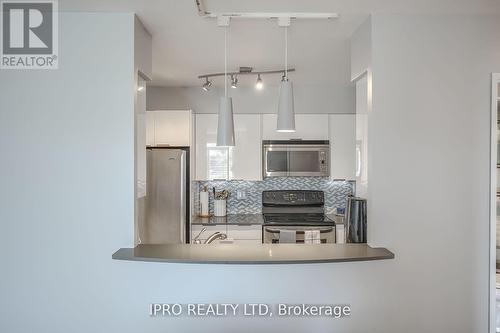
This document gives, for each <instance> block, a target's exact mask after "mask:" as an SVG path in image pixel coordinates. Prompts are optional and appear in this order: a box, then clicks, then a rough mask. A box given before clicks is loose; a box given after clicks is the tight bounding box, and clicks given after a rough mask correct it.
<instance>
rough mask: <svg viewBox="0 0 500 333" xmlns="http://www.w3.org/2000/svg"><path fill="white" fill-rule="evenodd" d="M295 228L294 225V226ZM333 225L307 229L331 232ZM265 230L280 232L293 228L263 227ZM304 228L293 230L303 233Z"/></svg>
mask: <svg viewBox="0 0 500 333" xmlns="http://www.w3.org/2000/svg"><path fill="white" fill-rule="evenodd" d="M294 228H295V227H294ZM333 229H334V227H326V228H325V227H318V228H315V227H310V228H308V229H307V230H319V232H320V233H327V232H333ZM264 230H265V232H270V233H280V232H281V230H292V231H293V230H294V229H283V228H271V227H264ZM304 231H305V230H301V229H300V227H299V228H295V232H296V233H298V234H303V233H304Z"/></svg>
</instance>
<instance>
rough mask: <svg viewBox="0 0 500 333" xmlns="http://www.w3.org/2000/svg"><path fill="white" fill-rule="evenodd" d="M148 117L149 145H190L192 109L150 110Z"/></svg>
mask: <svg viewBox="0 0 500 333" xmlns="http://www.w3.org/2000/svg"><path fill="white" fill-rule="evenodd" d="M147 117H148V119H147V121H146V123H147V128H148V133H147V139H148V145H150V146H167V145H168V146H190V144H191V117H192V115H191V111H189V110H183V111H148V112H147ZM151 132H153V133H151Z"/></svg>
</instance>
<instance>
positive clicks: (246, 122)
mask: <svg viewBox="0 0 500 333" xmlns="http://www.w3.org/2000/svg"><path fill="white" fill-rule="evenodd" d="M234 135H235V141H236V146H235V147H233V148H231V154H230V155H231V160H230V165H229V176H230V178H231V179H235V180H237V179H241V180H262V165H261V160H262V133H261V115H254V114H235V115H234Z"/></svg>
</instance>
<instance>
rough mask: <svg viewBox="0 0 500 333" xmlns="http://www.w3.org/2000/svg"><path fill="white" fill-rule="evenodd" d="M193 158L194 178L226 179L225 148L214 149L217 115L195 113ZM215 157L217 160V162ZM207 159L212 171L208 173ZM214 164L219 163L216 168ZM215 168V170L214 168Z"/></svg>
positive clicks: (227, 159) (227, 161)
mask: <svg viewBox="0 0 500 333" xmlns="http://www.w3.org/2000/svg"><path fill="white" fill-rule="evenodd" d="M195 128H196V134H195V155H196V157H195V160H196V163H195V165H196V167H195V168H196V173H195V179H196V180H207V179H213V178H216V179H227V177H228V176H227V165H228V163H229V156H227V157H226V154H227V149H221V150H216V151H215V150H214V149H216V148H218V147H216V144H217V115H216V114H196V115H195ZM217 159H219V161H218V162H217ZM209 161H210V163H211V164H212V170H211V171H212V172H211V174H210V175H209V172H210V170H209V167H208V165H209ZM215 164H218V165H220V167H218V168H216V166H215ZM215 169H217V170H215Z"/></svg>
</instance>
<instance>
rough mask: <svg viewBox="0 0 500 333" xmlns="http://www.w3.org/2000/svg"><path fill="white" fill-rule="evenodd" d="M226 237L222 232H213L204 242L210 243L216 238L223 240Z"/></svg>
mask: <svg viewBox="0 0 500 333" xmlns="http://www.w3.org/2000/svg"><path fill="white" fill-rule="evenodd" d="M226 238H227V235H226V234H223V233H222V232H218V231H217V232H214V233H213V234H211V235H210V236H209V237H208V238H207V240H206V241H205V244H210V243H212V242H213V241H215V240H216V239H220V240H224V239H226Z"/></svg>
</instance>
